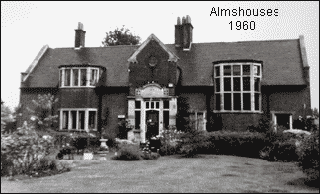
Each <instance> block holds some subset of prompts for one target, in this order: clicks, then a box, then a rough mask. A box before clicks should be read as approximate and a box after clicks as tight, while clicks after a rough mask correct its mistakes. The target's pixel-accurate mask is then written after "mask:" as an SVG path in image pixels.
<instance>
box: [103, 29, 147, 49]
mask: <svg viewBox="0 0 320 194" xmlns="http://www.w3.org/2000/svg"><path fill="white" fill-rule="evenodd" d="M140 40H141V38H140V37H139V36H136V35H133V34H132V33H131V32H130V30H129V29H128V28H125V26H124V25H123V26H122V28H120V29H119V28H118V27H117V28H116V29H115V30H114V31H109V32H106V37H105V38H104V40H103V41H102V44H103V46H105V47H106V46H117V45H138V44H140Z"/></svg>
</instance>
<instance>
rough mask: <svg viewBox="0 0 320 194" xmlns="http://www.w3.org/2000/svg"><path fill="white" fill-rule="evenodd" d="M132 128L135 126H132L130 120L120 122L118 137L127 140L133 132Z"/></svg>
mask: <svg viewBox="0 0 320 194" xmlns="http://www.w3.org/2000/svg"><path fill="white" fill-rule="evenodd" d="M132 128H133V126H131V125H130V121H129V120H128V119H126V120H124V119H123V120H121V121H119V123H118V134H117V137H118V138H120V139H127V134H128V132H129V131H130V130H132Z"/></svg>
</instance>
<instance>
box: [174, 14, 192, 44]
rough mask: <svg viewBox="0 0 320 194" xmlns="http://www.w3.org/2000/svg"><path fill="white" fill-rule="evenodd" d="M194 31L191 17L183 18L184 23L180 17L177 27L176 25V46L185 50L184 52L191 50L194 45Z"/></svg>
mask: <svg viewBox="0 0 320 194" xmlns="http://www.w3.org/2000/svg"><path fill="white" fill-rule="evenodd" d="M192 31H193V26H192V24H191V18H190V16H189V15H187V16H186V17H182V21H181V20H180V17H178V19H177V25H175V46H176V47H178V48H183V50H189V49H190V47H191V43H192Z"/></svg>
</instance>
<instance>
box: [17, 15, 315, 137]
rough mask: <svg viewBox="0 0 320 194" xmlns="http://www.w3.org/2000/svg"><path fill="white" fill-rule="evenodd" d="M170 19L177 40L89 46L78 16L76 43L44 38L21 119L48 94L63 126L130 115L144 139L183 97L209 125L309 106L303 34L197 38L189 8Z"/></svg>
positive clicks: (280, 119)
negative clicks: (61, 44)
mask: <svg viewBox="0 0 320 194" xmlns="http://www.w3.org/2000/svg"><path fill="white" fill-rule="evenodd" d="M174 27H175V31H174V37H175V43H174V44H163V43H162V42H161V41H160V40H159V39H158V38H157V37H156V36H155V35H154V34H151V35H150V36H149V37H148V38H147V40H145V41H144V42H143V43H142V44H141V45H137V46H133V45H128V46H111V47H85V33H86V32H85V31H84V30H83V25H82V24H81V23H79V25H78V29H76V30H75V46H74V47H73V48H55V49H52V48H49V47H48V46H47V45H46V46H44V47H43V48H42V49H41V50H40V52H39V54H38V56H37V57H36V59H35V60H34V62H33V63H32V64H31V65H30V67H29V68H28V69H27V71H26V72H24V73H21V94H20V104H21V105H22V109H23V119H22V120H28V119H29V118H28V116H29V115H28V114H27V112H26V107H31V106H32V104H31V100H32V99H35V98H36V97H37V95H38V94H47V93H52V94H54V95H55V96H57V97H58V98H59V103H58V105H57V107H55V108H54V111H56V112H57V114H58V115H59V126H57V127H59V129H60V130H61V131H68V130H85V131H100V130H105V131H106V132H108V133H109V132H110V133H111V132H113V131H115V130H117V128H118V122H119V121H120V120H121V119H124V118H126V119H128V120H129V121H130V125H132V126H133V129H132V130H131V131H129V132H128V134H127V135H128V136H127V138H129V139H133V138H136V139H140V140H141V141H142V142H144V141H145V139H146V138H149V137H150V136H152V135H155V134H158V133H159V132H161V131H162V129H163V128H167V127H168V126H169V125H175V124H176V115H177V112H178V111H179V106H181V105H178V104H177V102H178V98H179V97H181V98H183V99H184V103H185V104H187V105H188V106H187V107H188V110H187V112H188V113H189V116H190V117H193V118H197V120H198V122H199V123H198V125H199V126H200V127H201V128H202V129H204V130H208V131H210V130H221V129H229V130H246V129H247V127H248V126H249V125H256V124H257V123H258V122H259V119H260V118H261V117H262V116H266V117H268V118H270V119H272V120H273V121H274V122H275V123H277V124H281V125H284V126H286V127H287V128H292V123H293V120H294V119H297V118H298V116H299V115H303V114H305V112H304V111H305V110H306V109H307V108H310V84H309V66H308V63H307V58H306V49H305V45H304V39H303V36H300V37H299V39H292V40H268V41H246V42H216V43H193V42H192V36H193V25H192V24H191V19H190V17H189V16H187V17H183V18H182V21H181V20H180V18H178V21H177V24H176V25H175V26H174ZM22 120H21V121H20V124H21V122H22Z"/></svg>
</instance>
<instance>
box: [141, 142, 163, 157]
mask: <svg viewBox="0 0 320 194" xmlns="http://www.w3.org/2000/svg"><path fill="white" fill-rule="evenodd" d="M140 151H141V152H140V153H141V154H140V156H141V158H142V159H144V160H157V159H158V158H159V157H160V154H159V153H158V152H157V153H154V152H152V151H151V150H150V143H149V141H147V142H146V144H145V146H143V147H142V148H140Z"/></svg>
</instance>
